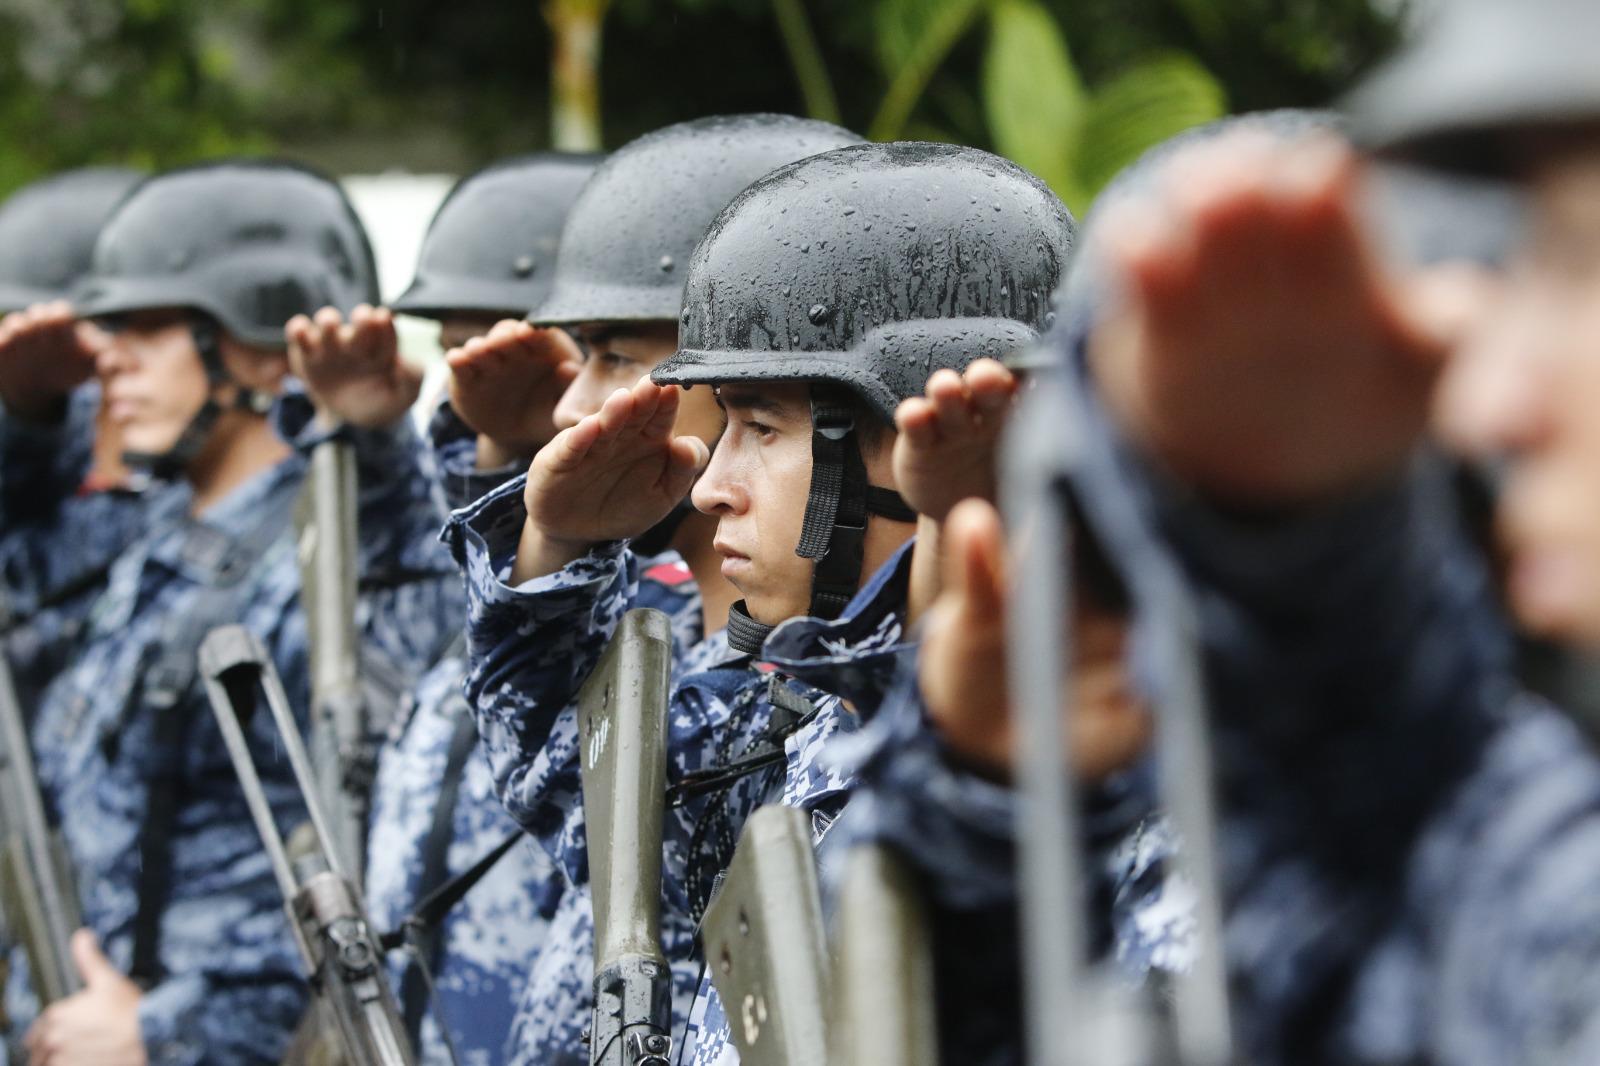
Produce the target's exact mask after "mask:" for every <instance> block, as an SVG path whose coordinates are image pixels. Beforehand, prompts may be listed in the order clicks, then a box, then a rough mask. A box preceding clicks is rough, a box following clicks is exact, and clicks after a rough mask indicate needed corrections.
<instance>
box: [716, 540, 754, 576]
mask: <svg viewBox="0 0 1600 1066" xmlns="http://www.w3.org/2000/svg"><path fill="white" fill-rule="evenodd" d="M711 550H712V551H714V552H716V553H717V554H718V555H720V556H722V576H723V577H725V578H727V579H728V580H729V581H733V580H735V579H736V578H737V577H738V575H740V574H742V573H744V572H745V571H747V570H749V569H750V557H749V556H748V555H746V554H744V553H743V552H741V551H737V550H735V549H734V548H733V547H731V546H730V545H728V544H726V543H724V542H723V541H720V540H717V541H712V543H711Z"/></svg>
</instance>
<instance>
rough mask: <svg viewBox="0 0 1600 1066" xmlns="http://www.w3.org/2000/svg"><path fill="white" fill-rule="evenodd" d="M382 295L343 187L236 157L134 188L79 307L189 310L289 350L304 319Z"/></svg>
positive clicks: (89, 311) (110, 225) (104, 312)
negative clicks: (288, 333)
mask: <svg viewBox="0 0 1600 1066" xmlns="http://www.w3.org/2000/svg"><path fill="white" fill-rule="evenodd" d="M377 300H378V285H377V270H376V268H375V267H374V266H373V262H372V249H371V247H370V246H369V245H368V244H367V235H366V231H365V230H363V229H362V228H361V222H360V220H359V219H358V218H357V217H356V213H355V209H354V208H352V207H351V206H350V202H349V200H347V199H345V195H344V193H343V191H342V190H340V188H339V186H338V185H337V184H335V183H334V182H333V181H332V180H331V179H329V178H326V177H324V176H322V175H321V174H318V173H316V172H314V171H311V170H308V169H306V168H304V167H300V166H296V165H293V164H289V163H281V162H267V161H256V160H229V161H224V162H216V163H205V164H201V165H199V166H194V167H186V168H183V169H181V170H174V171H169V172H168V173H165V174H161V175H158V176H156V177H153V178H150V179H149V180H147V181H145V182H144V183H143V184H141V185H139V186H138V187H137V188H136V189H134V191H133V192H132V193H130V194H129V195H128V197H127V199H126V200H124V201H123V202H122V205H121V206H120V207H119V208H118V209H117V211H116V213H115V214H114V215H112V217H111V220H110V221H109V222H107V223H106V226H105V229H104V230H102V231H101V234H100V240H99V241H98V243H97V244H96V245H95V253H94V267H93V269H92V270H91V272H90V274H89V276H88V277H87V278H85V279H84V281H83V283H82V285H81V286H80V287H79V289H78V293H77V298H76V303H77V305H78V310H79V313H81V314H82V315H84V316H85V317H89V318H97V317H104V316H108V315H117V314H125V313H127V312H131V311H144V310H155V309H159V308H169V307H176V308H188V309H190V310H194V311H199V312H203V313H204V314H206V315H208V316H210V317H211V318H213V319H215V320H216V322H217V323H218V324H219V325H220V326H221V327H222V328H223V329H224V330H226V331H227V332H228V333H229V334H230V335H231V336H232V337H233V338H234V339H236V340H238V341H241V342H243V343H246V344H251V345H255V346H257V347H262V348H277V349H281V348H283V347H284V344H285V342H284V337H283V327H284V325H285V324H286V323H287V322H288V321H289V319H291V318H293V317H294V316H295V315H297V314H311V313H313V312H315V311H317V310H319V309H320V308H323V307H330V306H331V307H336V308H338V309H339V310H340V311H342V312H344V313H346V314H348V313H349V312H350V310H351V309H352V308H354V307H355V306H356V305H357V304H361V303H376V302H377Z"/></svg>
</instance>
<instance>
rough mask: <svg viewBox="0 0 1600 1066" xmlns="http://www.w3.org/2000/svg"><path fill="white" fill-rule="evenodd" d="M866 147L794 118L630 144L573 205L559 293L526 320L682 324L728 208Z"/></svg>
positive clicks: (753, 120)
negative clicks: (698, 250)
mask: <svg viewBox="0 0 1600 1066" xmlns="http://www.w3.org/2000/svg"><path fill="white" fill-rule="evenodd" d="M860 142H861V138H860V137H857V136H856V135H855V134H853V133H851V132H850V131H849V130H845V129H841V128H839V127H838V126H833V125H830V124H828V123H826V122H816V121H813V120H810V119H803V118H795V117H793V116H792V115H729V116H721V117H715V118H703V119H696V120H695V121H692V122H680V123H678V124H677V125H674V126H668V127H666V128H665V129H660V130H656V131H655V132H653V133H647V134H645V135H644V136H643V137H640V138H638V139H637V140H634V141H631V142H629V143H628V144H626V145H624V146H623V147H621V148H619V149H618V150H617V151H616V152H615V153H613V154H612V155H611V157H610V158H609V159H607V160H606V161H605V162H604V163H602V164H601V165H600V167H599V169H597V170H596V171H595V172H594V176H593V177H592V178H590V179H589V183H588V185H586V186H585V187H584V189H583V192H582V193H581V194H580V195H579V196H578V200H577V202H576V203H575V204H573V206H572V211H571V213H570V214H569V215H568V217H567V224H566V227H565V228H564V229H563V230H562V231H561V248H560V251H559V253H558V254H557V258H556V269H555V280H554V285H553V287H552V290H551V292H550V295H549V296H548V297H547V298H546V299H545V301H544V302H543V303H542V304H541V305H540V306H538V307H536V308H534V310H533V313H532V314H530V315H529V316H528V320H529V321H530V322H533V323H535V324H536V325H544V326H565V325H576V324H579V323H582V322H651V321H657V322H659V321H666V322H676V321H677V319H678V307H679V301H680V298H681V297H682V294H683V279H684V274H685V271H686V269H687V267H688V263H689V256H690V255H691V254H692V253H693V252H694V246H695V244H696V242H698V241H699V240H700V237H701V235H702V234H703V233H705V231H706V227H707V226H709V225H710V224H711V220H712V219H714V218H716V217H717V213H718V212H719V211H721V210H722V209H723V208H724V207H726V206H727V205H728V201H730V200H732V199H733V198H734V197H735V196H736V195H738V193H739V191H740V190H741V189H743V188H744V187H745V186H747V185H749V184H750V183H751V182H753V181H755V180H756V179H757V178H759V177H761V176H762V175H763V174H766V173H767V172H768V171H771V170H774V169H776V168H777V167H780V166H782V165H783V164H785V163H791V162H793V161H795V160H796V159H803V158H805V157H806V156H810V155H816V154H817V153H818V152H826V151H828V150H829V149H832V148H838V147H840V146H841V145H847V144H859V143H860Z"/></svg>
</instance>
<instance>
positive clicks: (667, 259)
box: [660, 255, 678, 274]
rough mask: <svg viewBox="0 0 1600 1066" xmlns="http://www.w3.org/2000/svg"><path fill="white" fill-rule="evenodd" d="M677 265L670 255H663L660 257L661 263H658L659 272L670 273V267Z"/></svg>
mask: <svg viewBox="0 0 1600 1066" xmlns="http://www.w3.org/2000/svg"><path fill="white" fill-rule="evenodd" d="M677 265H678V264H677V263H676V262H674V261H673V258H672V256H670V255H664V256H662V257H661V263H660V266H661V273H663V274H670V273H672V268H673V267H675V266H677Z"/></svg>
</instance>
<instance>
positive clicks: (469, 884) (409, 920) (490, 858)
mask: <svg viewBox="0 0 1600 1066" xmlns="http://www.w3.org/2000/svg"><path fill="white" fill-rule="evenodd" d="M521 839H522V830H520V829H515V830H512V832H511V833H510V835H508V836H507V837H506V838H505V839H504V840H502V841H501V842H500V843H498V844H496V845H495V846H494V847H493V848H491V849H490V850H489V852H488V854H486V855H484V857H483V858H481V859H479V860H478V861H477V862H475V863H473V864H472V865H471V866H469V867H468V868H467V869H465V870H463V871H461V872H460V873H458V874H456V875H455V876H454V877H452V878H451V879H450V880H448V881H446V882H445V883H444V884H442V885H440V886H439V887H438V888H437V889H435V890H434V891H433V892H432V894H430V895H428V896H427V897H426V898H424V899H423V901H422V902H421V903H418V904H417V907H416V910H413V911H412V912H411V913H410V914H409V915H407V916H406V918H405V920H404V921H403V922H401V923H400V928H398V929H391V930H389V931H388V932H387V933H384V934H383V935H382V936H380V937H379V938H378V943H379V945H380V946H381V947H382V948H383V950H385V951H393V950H394V949H395V948H398V947H402V946H404V945H406V944H415V943H416V942H417V941H418V939H420V936H421V933H422V932H425V931H426V930H428V929H432V928H433V927H434V926H437V925H439V924H440V923H441V922H443V921H444V918H445V916H446V915H447V914H449V913H450V911H451V910H453V909H454V908H455V905H456V904H457V903H460V902H461V901H462V900H463V899H465V898H466V895H467V893H468V892H471V891H472V890H473V888H475V887H476V886H477V884H478V882H479V881H482V880H483V879H484V877H485V876H487V875H488V873H489V871H490V870H493V869H494V868H495V864H496V863H498V862H499V861H500V860H501V859H503V858H505V856H506V852H508V851H510V850H511V847H512V845H514V844H516V842H517V841H519V840H521Z"/></svg>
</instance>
